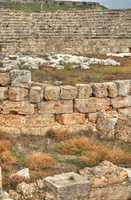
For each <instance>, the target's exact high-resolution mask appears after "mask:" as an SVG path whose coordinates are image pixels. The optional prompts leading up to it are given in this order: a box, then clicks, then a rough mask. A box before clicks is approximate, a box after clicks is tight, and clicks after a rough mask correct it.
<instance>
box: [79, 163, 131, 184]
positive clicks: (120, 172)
mask: <svg viewBox="0 0 131 200" xmlns="http://www.w3.org/2000/svg"><path fill="white" fill-rule="evenodd" d="M80 174H81V175H84V176H86V177H87V179H88V180H90V183H91V185H92V186H93V187H104V186H109V185H112V184H118V183H122V182H126V181H128V175H129V173H128V172H127V170H126V169H124V168H121V167H118V166H116V165H114V164H113V163H111V162H109V161H103V162H101V163H100V164H99V165H98V166H96V167H93V168H89V167H87V168H84V169H82V170H80Z"/></svg>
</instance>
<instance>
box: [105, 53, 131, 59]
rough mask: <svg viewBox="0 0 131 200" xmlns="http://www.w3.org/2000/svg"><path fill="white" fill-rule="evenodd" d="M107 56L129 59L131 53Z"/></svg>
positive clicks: (109, 54) (108, 54)
mask: <svg viewBox="0 0 131 200" xmlns="http://www.w3.org/2000/svg"><path fill="white" fill-rule="evenodd" d="M106 55H107V56H113V57H121V58H124V57H131V53H107V54H106Z"/></svg>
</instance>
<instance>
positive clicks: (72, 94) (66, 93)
mask: <svg viewBox="0 0 131 200" xmlns="http://www.w3.org/2000/svg"><path fill="white" fill-rule="evenodd" d="M60 89H61V93H60V97H61V99H75V98H76V97H77V88H76V87H74V86H70V85H66V86H61V87H60Z"/></svg>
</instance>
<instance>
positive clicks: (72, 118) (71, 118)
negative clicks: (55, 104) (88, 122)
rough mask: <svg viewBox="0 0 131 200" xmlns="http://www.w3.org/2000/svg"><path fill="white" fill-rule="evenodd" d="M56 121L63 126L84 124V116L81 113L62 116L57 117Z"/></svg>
mask: <svg viewBox="0 0 131 200" xmlns="http://www.w3.org/2000/svg"><path fill="white" fill-rule="evenodd" d="M57 120H58V122H59V123H60V124H63V125H72V124H84V123H85V115H84V114H81V113H72V114H62V115H58V116H57Z"/></svg>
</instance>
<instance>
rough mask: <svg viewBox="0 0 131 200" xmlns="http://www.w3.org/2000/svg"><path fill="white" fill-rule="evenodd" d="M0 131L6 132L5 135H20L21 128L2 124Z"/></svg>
mask: <svg viewBox="0 0 131 200" xmlns="http://www.w3.org/2000/svg"><path fill="white" fill-rule="evenodd" d="M0 133H2V134H5V135H14V136H15V135H20V134H21V130H20V128H16V127H7V126H4V125H2V126H0Z"/></svg>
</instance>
